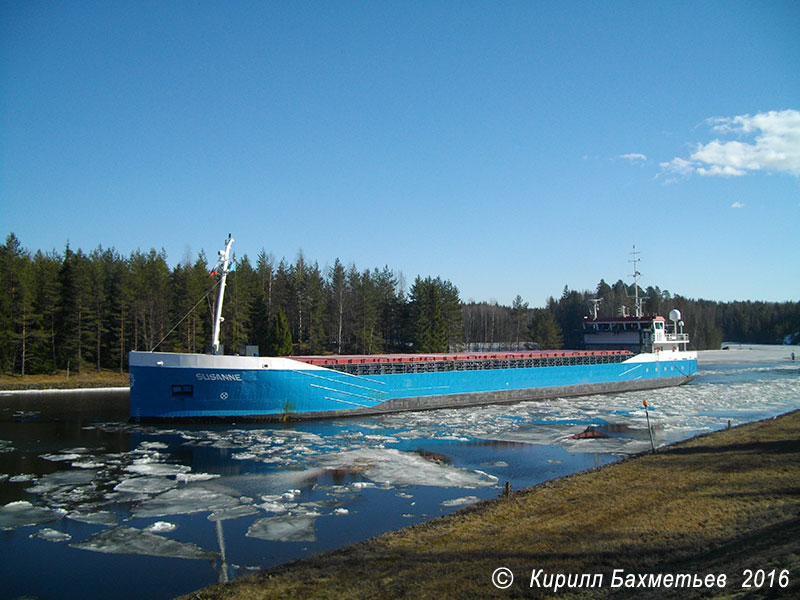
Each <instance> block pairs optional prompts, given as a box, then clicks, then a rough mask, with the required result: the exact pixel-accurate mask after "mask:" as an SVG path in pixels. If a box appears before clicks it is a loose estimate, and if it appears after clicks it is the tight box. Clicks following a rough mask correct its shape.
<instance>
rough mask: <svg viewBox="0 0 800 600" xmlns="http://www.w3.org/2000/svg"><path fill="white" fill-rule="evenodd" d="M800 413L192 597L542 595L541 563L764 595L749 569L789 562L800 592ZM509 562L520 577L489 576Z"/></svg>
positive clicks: (592, 594) (777, 593) (600, 592)
mask: <svg viewBox="0 0 800 600" xmlns="http://www.w3.org/2000/svg"><path fill="white" fill-rule="evenodd" d="M799 433H800V412H794V413H790V414H789V415H785V416H783V417H780V418H778V419H772V420H767V421H762V422H759V423H752V424H748V425H745V426H741V427H737V428H734V429H731V430H728V431H721V432H717V433H714V434H711V435H706V436H700V437H697V438H694V439H692V440H689V441H686V442H683V443H680V444H675V445H673V446H671V447H669V448H666V449H662V450H661V451H659V452H658V453H657V454H655V455H643V456H640V457H637V458H634V459H630V460H625V461H622V462H619V463H615V464H612V465H608V466H605V467H602V468H599V469H596V470H592V471H589V472H584V473H579V474H575V475H571V476H568V477H564V478H562V479H558V480H555V481H552V482H548V483H545V484H542V485H540V486H537V487H535V488H531V489H529V490H524V491H522V492H519V493H515V494H512V495H511V497H510V498H508V499H498V500H494V501H487V502H483V503H480V504H478V505H475V506H473V507H470V508H468V509H464V510H462V511H459V512H457V513H454V514H451V515H448V516H445V517H442V518H439V519H436V520H433V521H430V522H428V523H424V524H421V525H417V526H414V527H410V528H407V529H403V530H400V531H396V532H392V533H388V534H386V535H383V536H380V537H377V538H374V539H371V540H367V541H365V542H363V543H359V544H354V545H352V546H349V547H346V548H343V549H340V550H336V551H333V552H329V553H326V554H322V555H318V556H314V557H311V558H308V559H304V560H301V561H298V562H295V563H291V564H288V565H284V566H281V567H277V568H275V569H272V570H270V571H267V572H264V573H259V574H256V575H253V576H250V577H247V578H243V579H240V580H237V581H234V582H233V583H230V584H227V585H224V586H213V587H210V588H207V589H205V590H201V591H199V592H196V593H193V594H189V595H187V596H185V597H184V598H186V599H189V598H191V599H198V600H199V599H204V600H222V599H224V600H242V599H248V600H251V599H252V600H255V599H262V598H302V599H307V598H344V599H360V598H365V599H366V598H485V597H502V598H514V597H523V596H524V597H547V594H546V593H544V591H543V590H541V589H535V588H534V589H531V588H530V587H529V582H530V577H531V572H532V570H533V569H543V573H550V574H555V573H565V574H569V573H603V574H604V585H603V587H602V588H599V589H593V590H587V589H573V590H567V591H566V592H564V591H560V592H559V593H558V594H557V597H558V598H572V597H586V598H599V597H605V596H607V595H612V593H613V595H614V596H615V597H617V596H620V595H622V596H630V597H637V598H638V597H653V598H663V597H675V598H686V597H712V596H716V597H765V593H766V592H770V590H752V589H751V590H746V589H742V588H741V583H742V573H743V571H744V569H753V570H755V569H766V570H771V569H778V570H779V571H780V570H783V569H788V570H789V571H790V574H791V575H790V582H791V584H790V587H789V588H788V589H781V588H777V587H773V589H772V590H771V595H769V596H768V597H800V542H799V541H798V540H800V440H798V434H799ZM501 566H504V567H508V568H509V569H511V570H512V572H513V573H514V575H515V582H514V584H513V586H512V587H511V588H509V589H507V590H502V591H501V590H497V589H495V588H494V587H493V586H492V583H491V574H492V572H493V571H494V570H495V569H496V568H498V567H501ZM613 569H624V570H625V572H626V573H631V572H633V573H691V574H698V575H705V574H708V573H714V574H716V575H719V574H725V575H726V576H727V581H728V584H727V586H726V587H725V588H724V589H722V590H720V589H719V588H716V589H715V590H712V591H711V592H709V590H707V589H705V588H699V589H688V590H687V589H679V590H675V589H666V588H663V587H662V588H659V589H654V590H642V589H634V590H626V589H624V588H623V589H617V590H611V588H610V581H611V572H612V570H613Z"/></svg>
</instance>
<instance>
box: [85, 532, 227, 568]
mask: <svg viewBox="0 0 800 600" xmlns="http://www.w3.org/2000/svg"><path fill="white" fill-rule="evenodd" d="M70 546H71V547H73V548H80V549H81V550H92V551H94V552H106V553H110V554H146V555H149V556H163V557H170V558H187V559H205V560H215V559H216V558H217V557H218V554H217V553H216V552H211V551H210V550H204V549H203V548H200V547H198V546H195V545H194V544H190V543H188V542H179V541H177V540H173V539H170V538H166V537H163V536H160V535H157V534H155V533H152V532H149V531H143V530H141V529H136V528H134V527H124V526H121V527H115V528H114V529H106V530H105V531H101V532H100V533H96V534H95V535H93V536H92V537H90V538H89V539H88V540H86V541H84V542H77V543H74V544H70Z"/></svg>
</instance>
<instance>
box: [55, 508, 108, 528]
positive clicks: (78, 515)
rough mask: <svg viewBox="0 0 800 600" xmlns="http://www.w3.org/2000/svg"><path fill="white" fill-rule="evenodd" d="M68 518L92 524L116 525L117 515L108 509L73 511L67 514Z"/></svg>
mask: <svg viewBox="0 0 800 600" xmlns="http://www.w3.org/2000/svg"><path fill="white" fill-rule="evenodd" d="M67 518H68V519H72V520H73V521H78V522H80V523H89V524H91V525H116V524H117V515H115V514H114V513H113V512H111V511H108V510H98V511H96V512H83V511H73V512H71V513H69V514H68V515H67Z"/></svg>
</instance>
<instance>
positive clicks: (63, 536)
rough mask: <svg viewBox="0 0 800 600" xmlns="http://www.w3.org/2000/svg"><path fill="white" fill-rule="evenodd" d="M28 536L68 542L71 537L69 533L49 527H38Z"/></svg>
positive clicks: (49, 540)
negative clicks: (38, 528)
mask: <svg viewBox="0 0 800 600" xmlns="http://www.w3.org/2000/svg"><path fill="white" fill-rule="evenodd" d="M29 537H32V538H39V539H42V540H47V541H48V542H68V541H69V540H71V539H72V536H71V535H70V534H68V533H65V532H63V531H58V530H56V529H50V528H49V527H45V528H43V529H40V530H39V531H37V532H36V533H32V534H31V535H30V536H29Z"/></svg>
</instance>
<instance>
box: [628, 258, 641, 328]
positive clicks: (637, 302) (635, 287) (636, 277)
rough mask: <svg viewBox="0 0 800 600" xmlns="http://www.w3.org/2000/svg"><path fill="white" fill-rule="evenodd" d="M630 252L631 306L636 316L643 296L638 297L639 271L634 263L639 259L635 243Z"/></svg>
mask: <svg viewBox="0 0 800 600" xmlns="http://www.w3.org/2000/svg"><path fill="white" fill-rule="evenodd" d="M631 254H633V260H629V261H628V262H632V263H633V294H634V300H633V306H634V307H635V308H634V310H635V313H636V316H637V317H641V316H642V300H644V298H642V299H641V300H640V299H639V275H641V273H639V269H637V268H636V263H638V262H639V261H640V260H641V259H640V258H638V256H639V253H638V252H636V244H634V245H633V252H631Z"/></svg>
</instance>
